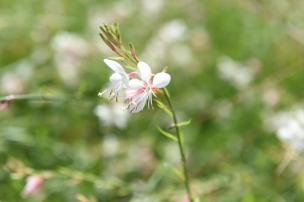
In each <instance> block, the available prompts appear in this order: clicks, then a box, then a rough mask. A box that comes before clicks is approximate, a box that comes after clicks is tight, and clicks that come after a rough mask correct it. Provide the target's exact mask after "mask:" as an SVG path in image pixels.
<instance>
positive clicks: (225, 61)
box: [217, 56, 256, 89]
mask: <svg viewBox="0 0 304 202" xmlns="http://www.w3.org/2000/svg"><path fill="white" fill-rule="evenodd" d="M217 68H218V72H219V76H220V77H221V78H222V79H224V80H226V81H229V82H231V83H232V85H234V86H235V87H236V88H238V89H244V88H245V87H247V86H248V85H249V84H250V83H251V81H252V80H253V79H254V76H255V74H256V72H255V70H254V69H253V68H251V67H250V66H246V65H243V64H241V63H239V62H237V61H234V60H233V59H232V58H230V57H226V56H225V57H222V58H220V60H219V62H218V65H217Z"/></svg>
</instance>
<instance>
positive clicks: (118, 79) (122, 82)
mask: <svg viewBox="0 0 304 202" xmlns="http://www.w3.org/2000/svg"><path fill="white" fill-rule="evenodd" d="M104 62H105V63H106V65H108V67H109V68H110V69H111V70H112V71H113V72H114V73H113V74H112V75H111V76H110V83H109V85H108V87H107V88H106V89H105V90H103V91H102V92H99V93H98V95H99V96H103V95H104V94H108V97H109V98H110V99H116V100H117V99H118V97H119V96H120V94H121V91H122V90H123V89H125V88H127V87H128V83H129V76H128V74H127V73H126V72H125V70H124V68H123V67H122V66H121V65H120V64H119V63H118V62H115V61H113V60H109V59H105V60H104Z"/></svg>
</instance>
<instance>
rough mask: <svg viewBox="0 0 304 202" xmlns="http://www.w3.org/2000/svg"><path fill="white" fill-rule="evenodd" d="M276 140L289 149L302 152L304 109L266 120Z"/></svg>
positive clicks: (303, 145) (303, 142)
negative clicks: (274, 133) (275, 135)
mask: <svg viewBox="0 0 304 202" xmlns="http://www.w3.org/2000/svg"><path fill="white" fill-rule="evenodd" d="M268 123H270V127H271V129H272V130H274V131H275V132H276V134H277V136H278V138H279V139H280V140H281V141H282V142H284V143H285V144H287V145H288V146H289V147H290V148H291V149H293V150H295V151H297V152H301V151H304V108H303V107H300V108H297V109H294V110H292V111H284V112H279V113H277V114H274V115H273V116H271V117H270V119H269V120H268Z"/></svg>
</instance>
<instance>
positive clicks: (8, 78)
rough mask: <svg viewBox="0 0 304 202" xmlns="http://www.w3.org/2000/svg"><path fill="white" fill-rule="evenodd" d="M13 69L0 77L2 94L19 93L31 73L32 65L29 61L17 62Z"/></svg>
mask: <svg viewBox="0 0 304 202" xmlns="http://www.w3.org/2000/svg"><path fill="white" fill-rule="evenodd" d="M14 66H16V67H15V68H14V69H12V70H10V71H7V72H6V73H4V74H3V75H1V77H0V90H1V91H2V93H4V94H20V93H22V92H23V91H24V89H25V86H26V83H27V81H28V80H29V79H30V77H31V76H32V73H33V65H32V64H31V63H30V62H29V61H24V60H22V61H21V62H18V63H17V64H16V65H14Z"/></svg>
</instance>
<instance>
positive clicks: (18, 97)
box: [0, 94, 60, 102]
mask: <svg viewBox="0 0 304 202" xmlns="http://www.w3.org/2000/svg"><path fill="white" fill-rule="evenodd" d="M14 100H60V98H58V97H53V96H48V95H43V94H20V95H7V96H3V97H0V102H2V101H14Z"/></svg>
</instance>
